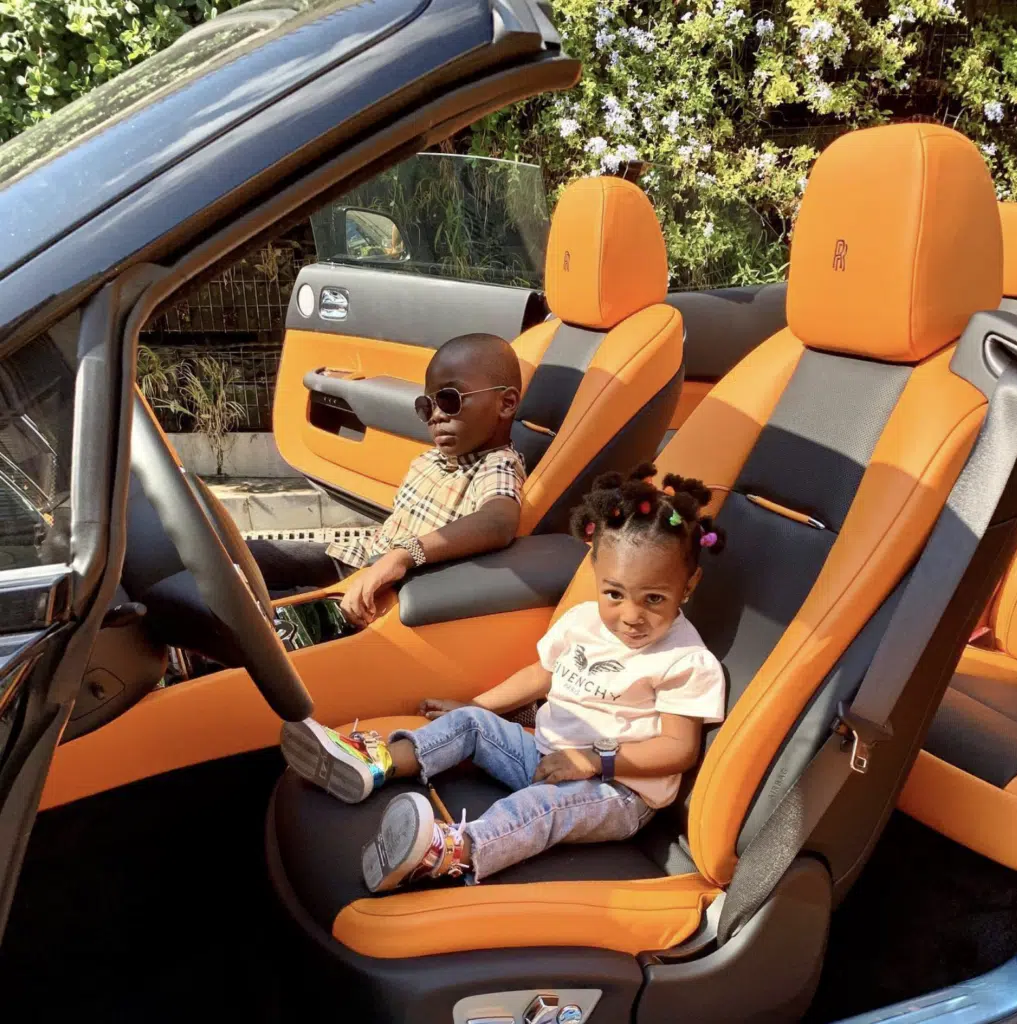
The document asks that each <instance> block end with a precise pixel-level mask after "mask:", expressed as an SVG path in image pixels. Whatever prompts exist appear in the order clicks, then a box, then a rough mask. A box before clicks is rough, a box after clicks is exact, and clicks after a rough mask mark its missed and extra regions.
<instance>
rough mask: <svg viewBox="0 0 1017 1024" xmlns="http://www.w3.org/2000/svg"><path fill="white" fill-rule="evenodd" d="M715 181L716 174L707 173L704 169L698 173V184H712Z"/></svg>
mask: <svg viewBox="0 0 1017 1024" xmlns="http://www.w3.org/2000/svg"><path fill="white" fill-rule="evenodd" d="M716 181H717V175H716V174H707V173H706V172H705V171H700V173H699V184H700V185H713V184H715V183H716Z"/></svg>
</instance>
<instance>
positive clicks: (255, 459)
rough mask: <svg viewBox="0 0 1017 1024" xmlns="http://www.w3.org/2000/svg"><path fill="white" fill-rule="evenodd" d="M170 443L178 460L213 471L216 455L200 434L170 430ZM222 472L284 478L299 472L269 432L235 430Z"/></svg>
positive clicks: (200, 470) (195, 468) (204, 471)
mask: <svg viewBox="0 0 1017 1024" xmlns="http://www.w3.org/2000/svg"><path fill="white" fill-rule="evenodd" d="M169 439H170V443H171V444H172V445H173V447H174V448H175V449H176V451H177V454H178V455H179V456H180V460H181V462H183V464H184V466H186V467H187V469H189V470H190V471H191V472H192V473H197V474H198V475H199V476H213V475H214V474H215V457H214V456H213V455H212V449H211V448H210V447H209V444H208V441H206V440H205V438H204V436H203V435H201V434H170V435H169ZM223 473H224V475H226V476H233V477H248V478H250V477H255V478H258V479H287V478H292V477H299V476H300V474H299V473H298V472H297V471H296V470H295V469H294V468H293V467H292V466H291V465H290V464H289V463H288V462H285V461H284V460H283V457H282V456H281V455H280V454H279V449H278V448H276V446H275V437H274V436H273V435H272V434H234V435H233V446H232V448H230V450H229V451H228V452H227V453H226V460H225V462H224V463H223Z"/></svg>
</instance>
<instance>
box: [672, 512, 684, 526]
mask: <svg viewBox="0 0 1017 1024" xmlns="http://www.w3.org/2000/svg"><path fill="white" fill-rule="evenodd" d="M668 522H669V523H670V524H671V525H672V526H681V525H682V523H684V522H685V520H684V519H682V517H681V516H680V515H679V514H678V513H677V512H672V513H671V518H670V519H668Z"/></svg>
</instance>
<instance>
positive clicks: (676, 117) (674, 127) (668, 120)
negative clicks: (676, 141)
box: [661, 110, 682, 135]
mask: <svg viewBox="0 0 1017 1024" xmlns="http://www.w3.org/2000/svg"><path fill="white" fill-rule="evenodd" d="M661 123H662V124H663V125H664V127H665V128H666V129H667V130H668V131H669V132H671V134H672V135H673V134H674V133H675V132H676V131H678V126H679V125H680V124H681V123H682V115H681V114H679V113H678V111H677V110H672V111H671V113H670V114H668V115H667V117H665V118H664V120H663V121H662V122H661Z"/></svg>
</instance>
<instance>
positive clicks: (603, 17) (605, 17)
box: [595, 7, 614, 25]
mask: <svg viewBox="0 0 1017 1024" xmlns="http://www.w3.org/2000/svg"><path fill="white" fill-rule="evenodd" d="M595 13H596V15H597V24H598V25H603V24H604V22H605V21H609V20H610V19H611V15H612V14H613V13H614V12H613V11H612V10H611V8H610V7H598V8H597V10H596V12H595Z"/></svg>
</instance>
